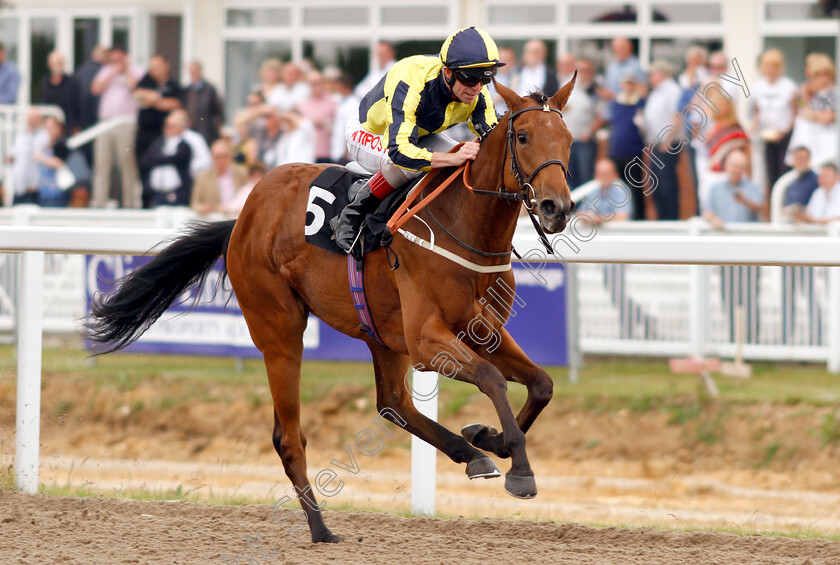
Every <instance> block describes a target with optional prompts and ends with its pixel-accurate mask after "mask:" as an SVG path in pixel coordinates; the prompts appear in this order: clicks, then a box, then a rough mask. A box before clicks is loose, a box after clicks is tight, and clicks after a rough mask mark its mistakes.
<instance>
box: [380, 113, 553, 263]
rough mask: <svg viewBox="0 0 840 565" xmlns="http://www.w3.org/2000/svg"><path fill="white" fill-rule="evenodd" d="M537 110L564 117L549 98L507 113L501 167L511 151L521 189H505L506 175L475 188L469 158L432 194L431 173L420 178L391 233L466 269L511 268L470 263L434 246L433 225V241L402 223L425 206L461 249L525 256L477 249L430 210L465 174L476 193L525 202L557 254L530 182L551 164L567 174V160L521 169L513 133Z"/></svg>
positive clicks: (547, 246)
mask: <svg viewBox="0 0 840 565" xmlns="http://www.w3.org/2000/svg"><path fill="white" fill-rule="evenodd" d="M536 110H539V111H542V112H556V113H557V114H558V115H559V116H560V117H561V119H562V117H563V113H562V112H560V110H558V109H557V108H551V107H549V105H548V103H547V102H546V101H543V103H542V105H541V106H528V107H526V108H520V109H519V110H517V111H515V112H512V113H510V115H509V116H508V123H507V140H506V143H505V152H504V156H503V158H502V166H503V167H504V162H505V160H507V158H508V153H510V168H511V173H512V174H513V176H514V178H515V179H516V182H517V184H518V185H519V190H518V191H516V192H512V191H508V190H506V189H505V187H504V178H503V180H502V182H501V185H500V186H499V188H498V190H479V189H477V188H474V187H473V186H471V185H470V183H469V181H468V178H469V172H470V165H471V163H472V161H467V163H466V164H465V165H462V166H461V167H459V168H457V169H456V170H455V172H453V173H452V174H451V175H450V176H449V178H447V179H445V180H444V181H443V182H441V183H440V184H439V185H438V186H437V188H435V189H434V190H433V191H432V193H431V194H428V195H426V194H425V190H426V187H427V186H428V183H429V181H430V180H431V178H432V177H433V174H430V175H427V176H426V177H424V178H423V180H422V181H420V183H419V184H418V185H417V186H416V187H415V190H413V191H412V192H411V193H410V194H409V195H408V197H407V198H406V200H405V201H404V202H403V203H402V204H401V205H400V207H399V208H398V209H397V211H396V212H394V214H393V216H392V217H391V219H390V220H388V223H387V224H386V225H387V227H388V228H389V229H390V232H391V234H394V233H397V232H398V233H400V234H402V235H403V236H404V237H405V238H406V239H408V240H409V241H411V242H413V243H416V244H417V245H420V246H421V247H424V248H426V249H429V250H430V251H433V252H435V253H438V254H439V255H443V256H444V257H446V258H447V259H449V260H451V261H454V262H456V263H458V264H460V265H462V266H465V267H467V268H469V269H471V270H473V271H477V272H483V273H487V272H501V271H504V270H508V269H510V263H507V264H506V265H494V266H486V267H485V266H481V265H477V264H475V263H471V262H469V261H466V260H465V259H463V258H461V257H459V256H457V255H455V254H453V253H451V252H449V251H446V250H444V249H442V248H440V247H439V246H438V247H435V244H434V232H433V231H432V229H431V228H429V231H430V232H432V238H431V241H425V240H423V239H422V238H420V237H417V236H416V235H414V234H413V233H411V232H408V231H406V230H403V229H402V228H401V226H402V225H403V224H405V222H406V221H408V220H409V219H410V218H412V217H416V218H417V219H420V218H419V216H416V214H417V212H419V211H420V210H422V209H424V208H425V210H426V213H427V214H428V216H429V218H430V219H431V220H432V221H433V222H434V223H435V224H437V226H438V227H439V228H440V229H441V231H443V233H445V234H446V235H447V236H449V238H450V239H452V241H454V242H455V243H457V244H458V245H460V246H461V247H462V248H464V249H466V250H467V251H469V252H471V253H475V254H476V255H480V256H482V257H487V258H498V257H509V256H510V254H511V253H513V254H514V255H516V256H517V257H518V258H519V259H522V257H521V256H520V255H519V253H517V252H516V250H515V249H513V248H512V247H511V249H510V250H508V251H501V252H489V251H482V250H480V249H476V248H474V247H472V246H471V245H469V244H467V243H466V242H464V241H462V240H461V239H460V238H458V237H457V236H456V235H455V234H453V233H452V232H451V231H450V230H448V229H447V228H446V226H444V225H443V224H442V223H441V222H440V221H439V220H438V219H437V218H436V217H435V215H434V214H433V213H432V211H431V209H430V208H427V207H426V205H427V204H428V203H429V202H431V201H432V200H433V199H434V198H435V197H436V196H437V195H438V194H440V192H441V191H442V190H444V189H445V188H446V187H447V186H449V185H450V183H452V182H453V181H454V180H455V178H456V177H458V176H463V184H464V186H465V187H466V188H467V189H468V190H470V191H471V192H474V193H476V194H482V195H488V196H494V197H497V198H502V199H503V200H507V201H508V202H522V203H523V205H524V206H525V209H526V210H527V211H528V216H529V217H530V218H531V223H532V224H534V229H535V230H536V232H537V235H538V236H539V240H540V243H542V244H543V246H544V247H545V250H546V251H547V252H548V253H549V254H552V255H553V254H554V249H553V248H552V247H551V243H550V242H549V241H548V237H547V236H546V235H545V231H544V230H543V228H542V226H541V225H540V222H539V219H538V218H537V216H536V214H535V213H534V208H535V207H536V204H537V200H536V192H535V191H534V187H533V186H532V185H531V183H532V182H533V180H534V178H536V176H537V175H538V174H539V173H540V171H542V170H543V169H544V168H546V167H548V166H549V165H560V167H562V169H563V174H564V175H565V176H568V168H567V167H566V163H564V162H563V161H562V160H561V159H548V160H547V161H544V162H542V163H541V164H540V165H539V166H537V167H536V168H535V169H534V170H533V171H531V173H530V174H526V173H525V172H524V171H523V170H522V163H521V161H520V159H519V154H518V153H517V151H516V138H515V136H514V130H513V122H514V120H515V119H516V118H517V117H519V116H521V115H522V114H524V113H525V112H530V111H536ZM490 131H492V129H491V130H488V131H486V132H482V136H481V138H480V140H479V141H484V140H485V139H486V138H487V136H488V135H489V133H490ZM503 177H504V175H503ZM418 196H419V197H420V198H421V200H420V201H419V202H418V203H417V205H416V206H414V207H412V208H411V209H409V207H410V206H411V205H412V204H413V203H414V202H415V200H416V199H417V197H418ZM421 221H422V220H421ZM424 223H425V222H424ZM427 227H428V225H427ZM392 268H396V267H392Z"/></svg>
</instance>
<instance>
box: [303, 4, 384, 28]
mask: <svg viewBox="0 0 840 565" xmlns="http://www.w3.org/2000/svg"><path fill="white" fill-rule="evenodd" d="M368 13H369V11H368V9H367V8H358V7H353V8H351V7H338V6H331V7H324V8H321V7H318V8H304V9H303V25H307V26H341V27H344V26H354V25H357V26H363V25H367V24H368V23H369V18H368Z"/></svg>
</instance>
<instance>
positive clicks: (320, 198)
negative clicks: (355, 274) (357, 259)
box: [305, 165, 415, 255]
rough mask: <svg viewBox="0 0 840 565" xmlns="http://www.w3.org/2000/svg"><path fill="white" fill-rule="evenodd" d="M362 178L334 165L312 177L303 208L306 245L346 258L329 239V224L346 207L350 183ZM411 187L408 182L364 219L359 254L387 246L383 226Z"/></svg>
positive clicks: (348, 199) (388, 233) (331, 238)
mask: <svg viewBox="0 0 840 565" xmlns="http://www.w3.org/2000/svg"><path fill="white" fill-rule="evenodd" d="M364 178H365V177H363V176H360V175H357V174H354V173H353V172H351V171H349V170H347V169H346V168H344V167H341V166H338V165H336V166H335V167H329V168H327V169H325V170H324V171H323V172H322V173H321V174H319V175H318V176H317V177H315V180H313V181H312V183H311V184H310V185H309V199H308V201H307V205H306V228H305V234H306V242H307V243H309V244H312V245H315V246H316V247H320V248H321V249H326V250H327V251H332V252H334V253H340V254H341V255H345V254H346V253H345V252H344V250H342V249H341V248H340V247H339V246H338V245H336V243H335V240H334V239H333V231H332V228H330V220H331V219H332V218H334V217H335V216H337V215H339V214H340V213H341V211H342V210H343V209H344V207H345V206H347V204H349V203H350V195H349V191H350V187H351V186H352V185H353V183H354V182H355V181H356V180H360V179H364ZM414 185H415V183H413V182H412V183H409V184H408V185H407V186H405V187H401V188H399V189H397V190H395V191H394V192H393V194H391V195H389V196H388V197H387V198H385V199H384V200H383V201H382V202H381V203H380V205H379V208H377V210H376V211H375V212H373V213H371V214H369V215H368V216H367V219H366V220H365V227H363V233H362V241H363V245H362V249H363V253H369V252H370V251H372V250H374V249H376V248H377V247H380V246H382V245H386V246H387V245H388V244H390V242H391V237H392V236H391V234H390V232H389V231H388V228H387V227H386V225H385V224H386V223H387V222H388V219H389V218H390V216H391V214H393V212H394V210H395V209H396V208H397V206H399V203H400V202H402V201H403V200H404V199H405V196H406V195H407V194H408V192H409V191H410V190H411V188H412V187H413V186H414ZM356 249H358V246H357V247H356Z"/></svg>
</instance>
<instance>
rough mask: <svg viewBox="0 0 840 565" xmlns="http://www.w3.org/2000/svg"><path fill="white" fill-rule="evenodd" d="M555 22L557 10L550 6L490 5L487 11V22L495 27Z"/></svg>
mask: <svg viewBox="0 0 840 565" xmlns="http://www.w3.org/2000/svg"><path fill="white" fill-rule="evenodd" d="M556 20H557V10H556V8H555V7H554V6H552V5H550V4H547V5H546V4H531V5H527V4H526V5H524V6H510V5H491V6H489V7H488V11H487V21H488V22H489V23H491V24H496V25H506V24H507V25H515V24H543V25H549V24H553V23H555V21H556Z"/></svg>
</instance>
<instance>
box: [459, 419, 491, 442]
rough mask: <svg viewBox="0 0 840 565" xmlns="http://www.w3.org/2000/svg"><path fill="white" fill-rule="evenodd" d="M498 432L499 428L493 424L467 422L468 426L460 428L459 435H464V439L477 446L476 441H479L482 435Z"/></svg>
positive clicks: (482, 437)
mask: <svg viewBox="0 0 840 565" xmlns="http://www.w3.org/2000/svg"><path fill="white" fill-rule="evenodd" d="M498 433H499V430H497V429H496V428H494V427H493V426H485V425H484V424H469V425H468V426H464V427H463V428H461V435H462V436H464V439H465V440H467V441H468V442H470V443H471V444H472V445H474V446H476V447H479V446H478V444H477V442H478V443H481V440H482V439H484V436H486V435H491V436H494V435H497V434H498Z"/></svg>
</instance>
